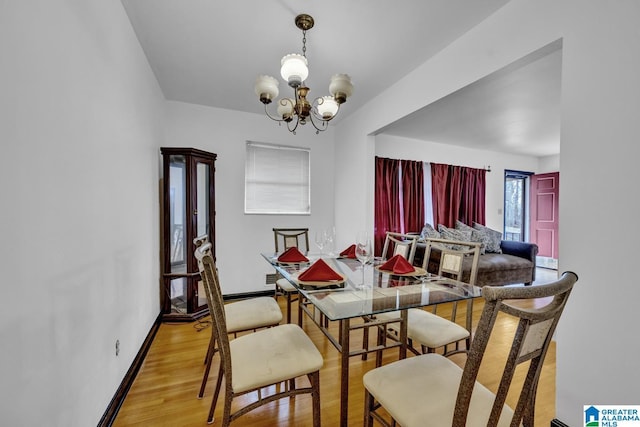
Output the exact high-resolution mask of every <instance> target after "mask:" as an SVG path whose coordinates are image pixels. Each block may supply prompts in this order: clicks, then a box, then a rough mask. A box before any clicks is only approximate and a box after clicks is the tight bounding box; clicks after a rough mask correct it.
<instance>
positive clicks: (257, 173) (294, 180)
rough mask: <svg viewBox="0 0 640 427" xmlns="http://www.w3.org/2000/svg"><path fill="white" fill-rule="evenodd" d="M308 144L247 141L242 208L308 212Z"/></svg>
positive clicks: (256, 211) (252, 211) (264, 211)
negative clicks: (298, 146)
mask: <svg viewBox="0 0 640 427" xmlns="http://www.w3.org/2000/svg"><path fill="white" fill-rule="evenodd" d="M309 153H310V150H309V149H308V148H297V147H285V146H280V145H269V144H262V143H257V142H250V141H249V142H247V154H246V163H245V174H244V212H245V213H247V214H294V215H295V214H302V215H305V214H306V215H308V214H310V213H311V196H310V178H309V177H310V173H309Z"/></svg>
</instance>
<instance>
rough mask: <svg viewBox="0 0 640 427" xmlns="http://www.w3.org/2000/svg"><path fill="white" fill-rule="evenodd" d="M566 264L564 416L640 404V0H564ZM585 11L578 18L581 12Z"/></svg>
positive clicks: (560, 378) (561, 358) (560, 365)
mask: <svg viewBox="0 0 640 427" xmlns="http://www.w3.org/2000/svg"><path fill="white" fill-rule="evenodd" d="M563 7H564V9H563V28H564V43H563V50H564V52H563V60H562V74H563V76H562V137H561V138H562V145H561V161H560V162H561V177H560V193H561V196H560V197H561V198H562V204H561V208H560V225H561V228H562V229H561V238H560V267H561V269H563V270H568V269H570V270H574V271H575V272H576V273H577V274H578V276H579V277H580V281H579V282H578V285H577V286H576V289H575V290H574V292H573V294H572V296H571V298H572V301H570V304H569V306H568V307H567V312H566V313H565V315H564V319H562V321H561V323H560V328H559V331H558V347H557V362H556V363H557V380H556V381H557V389H556V393H557V414H558V418H559V419H561V420H564V421H565V422H567V423H568V424H569V425H576V426H577V425H582V424H581V423H583V418H582V415H583V413H582V405H589V404H635V405H637V404H638V399H639V396H640V370H638V369H635V366H637V359H638V356H637V355H638V353H640V340H638V339H637V333H636V327H637V325H638V323H639V314H638V301H640V286H638V271H637V270H636V267H637V265H638V261H637V242H638V241H639V238H640V228H638V227H637V226H636V225H635V223H636V218H637V217H638V201H637V196H636V195H637V194H638V179H637V159H638V156H640V146H639V145H638V140H639V135H640V122H639V121H638V117H640V102H638V100H639V99H640V85H639V84H638V76H639V75H640V55H638V52H640V26H638V21H639V20H640V2H637V1H633V0H618V1H615V2H606V3H603V2H599V1H589V2H584V1H576V0H565V1H564V2H563ZM577 16H579V17H580V18H579V19H576V17H577Z"/></svg>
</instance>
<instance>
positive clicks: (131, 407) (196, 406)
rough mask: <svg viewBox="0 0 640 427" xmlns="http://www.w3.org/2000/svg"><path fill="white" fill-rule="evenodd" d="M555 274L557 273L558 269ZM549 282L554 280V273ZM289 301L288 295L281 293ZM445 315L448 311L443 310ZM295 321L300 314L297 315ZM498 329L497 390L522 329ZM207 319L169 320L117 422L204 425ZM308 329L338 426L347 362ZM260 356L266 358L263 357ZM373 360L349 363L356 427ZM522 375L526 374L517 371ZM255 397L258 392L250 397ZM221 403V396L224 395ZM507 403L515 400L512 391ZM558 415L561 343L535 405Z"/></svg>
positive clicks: (490, 352)
mask: <svg viewBox="0 0 640 427" xmlns="http://www.w3.org/2000/svg"><path fill="white" fill-rule="evenodd" d="M554 273H555V272H554ZM543 281H548V279H547V278H545V279H543ZM279 302H280V304H281V306H283V304H282V303H283V302H284V299H283V298H280V301H279ZM464 305H465V304H462V305H461V307H459V309H458V312H459V319H461V320H462V319H464V314H465V313H464V307H463V306H464ZM482 306H483V304H482V299H478V300H477V301H476V303H474V324H477V321H478V318H479V316H480V312H481V310H482ZM441 313H442V314H443V315H444V314H445V313H446V310H443V311H442V312H441ZM292 318H294V319H295V318H296V317H295V313H294V316H292ZM498 323H499V324H498V325H497V326H496V332H499V333H498V334H494V337H492V339H491V341H490V343H489V347H488V349H487V355H486V357H485V362H483V367H482V369H481V371H480V375H479V381H480V382H482V383H483V384H484V385H485V386H487V387H488V388H489V389H492V390H495V387H496V383H497V382H498V381H499V377H500V373H501V369H502V365H503V360H504V358H501V357H498V356H497V355H498V354H500V353H505V357H506V352H505V351H503V349H504V347H505V346H506V345H509V344H510V342H508V343H507V341H508V337H509V336H510V334H511V333H512V331H513V330H515V324H514V322H513V321H511V319H509V318H506V316H505V317H502V318H499V319H498ZM200 326H205V325H202V324H200V323H188V324H162V325H161V326H160V329H159V331H158V333H157V335H156V338H155V340H154V342H153V344H152V346H151V349H150V351H149V353H148V354H147V357H146V359H145V361H144V364H143V366H142V368H141V370H140V372H139V374H138V376H137V378H136V380H135V381H134V384H133V386H132V387H131V390H130V391H129V393H128V395H127V397H126V399H125V402H124V403H123V405H122V407H121V408H120V411H119V413H118V415H117V417H116V420H115V423H114V426H116V427H118V426H120V427H121V426H172V427H175V426H185V427H186V426H205V425H206V424H207V423H206V417H207V414H208V411H209V406H210V404H211V396H212V394H213V388H214V385H215V375H216V373H217V360H218V358H217V357H215V358H214V364H213V366H212V369H211V375H210V377H209V381H208V384H207V390H206V394H205V397H204V398H203V399H201V400H199V399H198V398H197V393H198V389H199V387H200V381H201V380H202V373H203V369H204V365H203V361H204V356H205V353H206V350H207V345H208V342H209V337H210V333H211V329H210V328H209V327H206V328H204V329H202V330H199V328H198V327H200ZM304 329H305V331H306V332H307V334H308V335H309V336H310V337H311V339H312V340H313V342H314V343H315V344H316V346H317V347H318V349H319V350H320V351H321V352H322V354H323V356H324V358H325V364H324V367H323V369H322V371H321V379H320V384H321V402H322V404H321V405H322V425H323V426H337V425H338V424H339V423H338V420H339V389H340V381H339V375H340V366H339V357H338V352H337V350H336V349H335V348H334V347H333V346H332V345H331V343H329V341H328V340H327V339H326V338H325V337H324V335H322V333H321V332H320V331H319V330H318V329H317V328H316V326H315V325H313V324H312V323H311V322H305V324H304ZM361 335H362V334H358V333H356V334H353V338H352V345H353V346H354V348H355V346H357V345H358V344H361ZM256 357H259V355H256ZM397 357H398V352H397V350H389V351H387V352H386V354H385V356H384V361H383V363H390V362H392V361H394V360H396V359H397ZM373 359H374V358H373V357H370V358H369V360H367V361H362V360H360V358H357V357H353V358H351V361H350V383H349V384H350V388H349V395H350V397H349V406H350V407H349V425H350V426H361V425H362V417H363V403H364V393H363V386H362V376H363V374H364V373H365V372H367V371H368V370H370V369H372V368H374V360H373ZM452 360H454V361H455V362H456V363H458V364H459V365H462V364H464V361H465V356H464V355H455V356H453V357H452ZM518 373H520V371H519V372H518ZM522 377H523V375H517V377H516V378H515V379H514V385H516V384H518V385H519V384H521V382H522ZM248 397H251V395H249V396H248ZM221 400H222V396H221ZM507 403H509V404H510V405H511V406H512V407H513V406H514V405H515V402H514V401H513V397H512V396H511V395H510V396H509V398H508V400H507ZM220 408H221V405H220V403H219V404H218V408H217V410H216V420H215V422H214V425H220V418H221V409H220ZM554 417H555V343H552V346H551V347H550V349H549V352H548V354H547V358H546V361H545V366H544V369H543V371H542V375H541V378H540V383H539V387H538V398H537V403H536V427H548V426H549V424H550V421H551V420H552V419H553V418H554ZM232 425H237V426H254V427H267V426H268V427H272V426H282V427H285V426H296V427H298V426H309V425H311V400H310V397H308V396H298V397H296V398H294V399H283V400H280V401H278V402H274V403H271V404H268V405H266V406H263V407H261V408H258V409H257V410H255V411H253V412H250V413H248V414H246V415H244V416H243V417H241V418H240V419H238V420H237V421H236V422H235V423H233V424H232Z"/></svg>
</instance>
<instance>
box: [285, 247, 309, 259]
mask: <svg viewBox="0 0 640 427" xmlns="http://www.w3.org/2000/svg"><path fill="white" fill-rule="evenodd" d="M278 261H280V262H307V261H309V259H308V258H307V257H306V256H304V255H303V254H302V252H300V250H299V249H298V248H296V247H295V246H292V247H290V248H289V249H287V250H286V251H284V252H282V254H280V256H279V257H278Z"/></svg>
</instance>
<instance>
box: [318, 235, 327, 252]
mask: <svg viewBox="0 0 640 427" xmlns="http://www.w3.org/2000/svg"><path fill="white" fill-rule="evenodd" d="M326 243H327V232H326V231H325V230H322V231H316V246H318V248H319V249H320V254H323V253H324V252H323V249H324V245H325V244H326Z"/></svg>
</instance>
